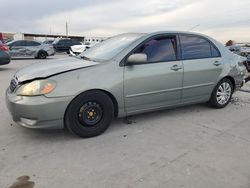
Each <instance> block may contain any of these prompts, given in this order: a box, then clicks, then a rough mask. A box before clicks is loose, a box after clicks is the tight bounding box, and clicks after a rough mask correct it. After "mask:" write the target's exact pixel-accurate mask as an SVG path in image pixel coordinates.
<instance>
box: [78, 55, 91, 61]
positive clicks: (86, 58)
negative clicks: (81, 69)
mask: <svg viewBox="0 0 250 188" xmlns="http://www.w3.org/2000/svg"><path fill="white" fill-rule="evenodd" d="M80 57H81V58H82V59H84V60H88V61H92V60H91V59H90V58H89V57H86V56H80Z"/></svg>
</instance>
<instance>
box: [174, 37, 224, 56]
mask: <svg viewBox="0 0 250 188" xmlns="http://www.w3.org/2000/svg"><path fill="white" fill-rule="evenodd" d="M180 35H185V36H193V37H199V38H202V39H204V40H206V41H207V42H209V44H210V53H211V57H203V58H190V59H184V58H183V54H182V43H181V39H180ZM178 38H179V47H180V57H181V60H182V61H187V60H195V59H209V58H218V57H221V53H220V50H219V49H218V48H217V46H216V45H215V44H214V43H213V42H212V41H210V40H209V39H208V38H206V37H203V36H200V35H195V34H189V33H179V34H178ZM212 46H213V47H214V49H215V50H216V51H217V53H218V54H219V56H213V55H212Z"/></svg>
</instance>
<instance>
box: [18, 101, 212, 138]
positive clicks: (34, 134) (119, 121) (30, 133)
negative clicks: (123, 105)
mask: <svg viewBox="0 0 250 188" xmlns="http://www.w3.org/2000/svg"><path fill="white" fill-rule="evenodd" d="M208 109H211V108H209V107H208V105H207V104H195V105H189V106H184V107H177V108H172V109H165V110H159V111H154V112H148V113H143V114H139V115H134V116H129V117H128V119H129V121H131V122H127V120H126V118H115V119H114V120H113V122H112V124H111V125H110V127H109V128H108V129H107V130H106V132H104V133H103V135H106V136H109V135H110V134H114V133H115V132H117V134H120V133H121V130H123V129H127V128H129V127H130V126H131V124H134V125H135V126H136V123H137V124H138V126H140V127H141V126H144V125H143V124H140V123H141V122H142V121H143V122H145V121H155V120H159V119H161V118H164V117H165V116H169V117H170V116H173V115H174V116H180V115H182V114H183V113H187V112H191V111H195V112H202V111H206V110H208ZM16 126H18V125H16ZM145 126H146V125H145ZM18 127H19V126H18ZM20 131H21V133H20V134H24V135H25V137H26V138H27V137H29V138H30V139H34V140H41V141H42V140H48V139H49V140H50V141H55V142H60V141H62V140H63V141H65V140H78V139H81V138H80V137H78V136H77V135H74V134H72V133H70V132H69V131H68V130H67V129H46V130H43V129H29V128H25V127H20ZM115 134H116V133H115ZM100 136H102V135H100ZM94 138H96V137H94ZM94 138H92V139H94ZM89 139H90V138H89Z"/></svg>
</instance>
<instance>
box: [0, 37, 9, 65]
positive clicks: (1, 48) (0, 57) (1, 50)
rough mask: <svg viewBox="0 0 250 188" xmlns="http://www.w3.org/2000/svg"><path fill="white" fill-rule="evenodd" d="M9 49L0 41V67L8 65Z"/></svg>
mask: <svg viewBox="0 0 250 188" xmlns="http://www.w3.org/2000/svg"><path fill="white" fill-rule="evenodd" d="M8 50H9V47H8V46H7V45H5V44H3V43H2V42H1V41H0V65H6V64H8V63H10V55H9V53H8Z"/></svg>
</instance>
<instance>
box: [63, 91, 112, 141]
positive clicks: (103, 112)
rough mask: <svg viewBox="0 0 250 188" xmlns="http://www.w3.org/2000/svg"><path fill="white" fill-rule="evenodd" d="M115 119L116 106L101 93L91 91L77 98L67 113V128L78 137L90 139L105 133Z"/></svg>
mask: <svg viewBox="0 0 250 188" xmlns="http://www.w3.org/2000/svg"><path fill="white" fill-rule="evenodd" d="M113 117H114V105H113V102H112V100H111V99H110V97H109V96H108V95H106V94H105V93H103V92H101V91H89V92H86V93H82V94H80V95H79V96H77V97H76V98H75V99H74V100H73V101H72V102H71V103H70V104H69V106H68V108H67V110H66V113H65V118H64V120H65V126H66V128H67V129H68V130H70V131H71V132H73V133H75V134H76V135H78V136H80V137H83V138H89V137H94V136H98V135H100V134H101V133H103V132H104V131H105V130H106V129H107V128H108V127H109V125H110V124H111V122H112V119H113Z"/></svg>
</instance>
